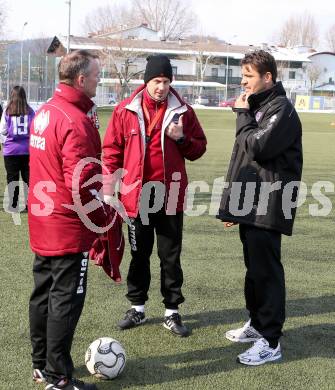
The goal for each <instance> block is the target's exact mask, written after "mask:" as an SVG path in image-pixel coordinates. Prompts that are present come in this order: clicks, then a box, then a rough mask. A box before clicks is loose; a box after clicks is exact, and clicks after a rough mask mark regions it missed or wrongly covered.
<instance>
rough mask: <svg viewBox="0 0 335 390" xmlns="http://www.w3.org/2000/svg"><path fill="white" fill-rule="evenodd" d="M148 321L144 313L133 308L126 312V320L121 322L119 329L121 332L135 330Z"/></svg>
mask: <svg viewBox="0 0 335 390" xmlns="http://www.w3.org/2000/svg"><path fill="white" fill-rule="evenodd" d="M146 320H147V319H146V318H145V314H144V313H142V312H140V311H136V309H135V308H132V309H130V310H128V311H127V312H126V316H125V317H124V319H123V320H121V321H120V322H119V328H120V329H121V330H125V329H130V328H134V327H135V326H138V325H142V324H143V323H144V322H145V321H146Z"/></svg>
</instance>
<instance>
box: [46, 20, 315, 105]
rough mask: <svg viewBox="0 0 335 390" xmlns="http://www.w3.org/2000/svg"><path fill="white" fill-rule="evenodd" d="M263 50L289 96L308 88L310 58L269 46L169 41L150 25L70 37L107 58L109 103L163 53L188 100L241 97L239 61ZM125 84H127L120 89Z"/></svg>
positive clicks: (104, 84)
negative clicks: (150, 57) (151, 57)
mask: <svg viewBox="0 0 335 390" xmlns="http://www.w3.org/2000/svg"><path fill="white" fill-rule="evenodd" d="M66 44H67V37H62V36H57V37H54V39H53V40H52V42H51V44H50V47H49V49H48V53H52V54H54V55H56V56H61V55H63V54H64V53H65V47H66ZM261 48H262V49H265V50H267V51H269V52H270V53H271V54H272V55H273V56H274V57H275V59H276V61H277V66H278V73H279V77H278V78H279V79H280V80H281V81H282V82H283V85H284V87H285V88H286V90H287V92H288V95H289V96H291V93H297V92H298V91H305V90H307V89H308V81H307V78H306V67H307V64H308V63H310V62H311V60H310V59H309V58H308V55H310V52H309V53H308V52H300V50H294V49H287V48H282V47H276V46H268V45H266V44H262V45H261V46H253V45H249V46H241V45H231V44H229V43H227V42H223V41H219V40H212V41H206V40H204V39H201V37H200V39H198V41H192V42H190V41H186V40H179V41H165V40H160V35H159V32H157V31H154V30H151V29H149V28H148V27H147V26H146V25H141V26H136V27H133V28H128V29H123V30H120V31H117V32H116V31H114V32H107V33H104V34H99V35H94V36H93V35H90V36H89V37H73V36H71V39H70V49H71V50H75V49H86V50H94V51H96V52H97V53H99V54H100V55H101V57H102V58H103V72H102V79H101V88H102V92H101V91H100V92H101V94H102V97H101V99H102V100H103V101H105V100H106V99H107V100H108V99H109V96H111V94H112V95H113V96H118V98H119V97H120V93H121V95H122V96H123V92H124V88H126V89H127V91H126V94H129V93H130V92H131V91H132V90H133V89H134V88H135V87H136V86H137V85H138V84H139V83H140V82H142V80H143V73H144V69H145V65H146V57H147V56H148V55H150V54H157V53H162V54H166V55H167V56H168V57H169V58H170V60H171V64H172V67H173V73H174V85H175V87H176V88H178V90H179V92H180V93H181V94H182V95H183V96H184V98H185V99H189V101H192V100H194V99H195V97H197V96H198V95H199V94H201V95H206V96H207V98H208V99H209V101H210V103H211V104H213V105H217V103H218V100H222V99H226V98H228V97H231V96H236V95H237V94H239V92H240V81H241V69H240V60H241V59H242V58H243V57H244V55H245V53H247V52H248V51H253V50H256V49H261ZM204 64H206V66H205V65H204ZM116 69H117V70H116ZM129 76H131V77H130V79H129ZM120 79H121V81H120ZM121 83H122V84H124V83H125V84H126V86H123V87H121V86H120V85H121Z"/></svg>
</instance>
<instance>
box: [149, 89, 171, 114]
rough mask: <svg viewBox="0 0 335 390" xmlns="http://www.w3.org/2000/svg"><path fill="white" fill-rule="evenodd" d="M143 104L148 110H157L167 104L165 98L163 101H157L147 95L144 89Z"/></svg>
mask: <svg viewBox="0 0 335 390" xmlns="http://www.w3.org/2000/svg"><path fill="white" fill-rule="evenodd" d="M143 103H144V104H145V105H146V106H147V107H148V109H149V110H157V109H159V108H160V107H161V105H166V104H167V97H166V99H164V100H161V101H157V100H155V99H153V98H152V97H151V96H150V95H149V92H148V90H147V89H146V88H145V89H144V91H143Z"/></svg>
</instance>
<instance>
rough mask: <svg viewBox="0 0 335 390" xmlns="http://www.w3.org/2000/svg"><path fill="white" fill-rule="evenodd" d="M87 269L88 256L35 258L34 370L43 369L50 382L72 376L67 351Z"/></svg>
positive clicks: (32, 309)
mask: <svg viewBox="0 0 335 390" xmlns="http://www.w3.org/2000/svg"><path fill="white" fill-rule="evenodd" d="M87 267H88V257H87V253H76V254H69V255H65V256H52V257H49V256H48V257H44V256H39V255H36V256H35V262H34V266H33V274H34V282H35V286H34V289H33V292H32V295H31V298H30V304H29V319H30V336H31V343H32V350H33V352H32V360H33V367H34V368H40V369H45V370H46V373H47V378H48V380H49V381H50V382H51V383H53V382H55V381H56V380H57V379H59V378H60V377H62V376H65V377H68V378H71V377H72V370H73V363H72V359H71V355H70V351H71V345H72V339H73V335H74V331H75V329H76V326H77V322H78V320H79V317H80V314H81V312H82V309H83V306H84V301H85V294H86V283H87Z"/></svg>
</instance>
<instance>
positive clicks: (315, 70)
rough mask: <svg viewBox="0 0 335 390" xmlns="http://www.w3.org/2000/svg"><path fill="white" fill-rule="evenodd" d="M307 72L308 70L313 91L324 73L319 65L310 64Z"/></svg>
mask: <svg viewBox="0 0 335 390" xmlns="http://www.w3.org/2000/svg"><path fill="white" fill-rule="evenodd" d="M306 70H307V77H308V79H309V82H310V87H311V90H312V89H313V88H314V87H315V84H316V82H317V81H318V79H319V77H320V75H321V73H322V69H321V67H320V66H319V65H318V64H309V65H308V66H307V69H306Z"/></svg>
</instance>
